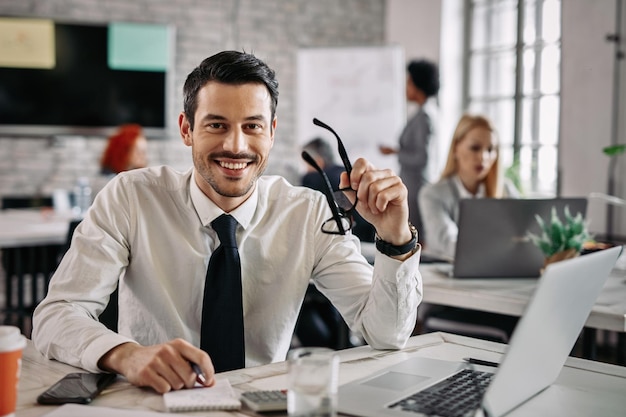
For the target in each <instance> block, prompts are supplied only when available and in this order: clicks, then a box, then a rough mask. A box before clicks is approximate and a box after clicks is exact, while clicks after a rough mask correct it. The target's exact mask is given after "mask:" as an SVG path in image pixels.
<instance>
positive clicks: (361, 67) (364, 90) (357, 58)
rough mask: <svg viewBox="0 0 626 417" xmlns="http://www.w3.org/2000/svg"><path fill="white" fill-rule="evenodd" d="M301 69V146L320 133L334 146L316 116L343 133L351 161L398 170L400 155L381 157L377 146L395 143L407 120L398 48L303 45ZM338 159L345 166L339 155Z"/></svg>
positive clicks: (299, 117)
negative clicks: (315, 122) (315, 46)
mask: <svg viewBox="0 0 626 417" xmlns="http://www.w3.org/2000/svg"><path fill="white" fill-rule="evenodd" d="M297 73H298V77H297V85H298V94H297V97H298V99H297V132H298V142H299V143H300V144H301V145H303V144H305V143H306V142H308V141H310V140H311V139H313V138H315V137H322V138H324V139H326V140H327V141H329V143H330V144H331V145H332V146H333V147H334V148H335V149H336V143H337V141H336V139H335V137H334V136H333V135H332V133H330V132H328V131H327V130H326V129H323V128H321V127H319V126H315V125H314V124H313V122H312V120H313V118H314V117H317V118H318V119H319V120H321V121H322V122H324V123H326V124H327V125H329V126H331V127H332V128H333V129H334V130H335V132H337V134H339V136H340V137H341V140H342V141H343V142H344V144H345V147H346V150H347V152H348V156H349V157H350V159H351V161H352V162H353V163H354V161H355V160H356V159H357V158H359V157H365V158H366V159H368V160H369V161H370V162H372V163H373V164H374V165H375V166H376V167H378V168H391V169H393V170H394V171H395V172H396V173H397V172H398V162H397V161H398V158H397V156H396V155H382V154H381V153H380V152H379V151H378V145H380V144H386V145H389V146H394V147H397V145H398V138H399V136H400V133H401V131H402V129H403V128H404V125H405V124H406V94H405V86H406V68H405V62H404V50H403V49H402V48H401V47H400V46H380V47H350V48H307V49H301V50H299V51H298V72H297ZM336 161H337V163H339V164H341V160H340V159H339V156H338V154H337V158H336Z"/></svg>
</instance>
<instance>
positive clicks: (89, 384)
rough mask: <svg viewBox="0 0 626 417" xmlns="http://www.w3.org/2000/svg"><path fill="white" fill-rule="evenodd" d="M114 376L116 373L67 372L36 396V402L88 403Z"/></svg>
mask: <svg viewBox="0 0 626 417" xmlns="http://www.w3.org/2000/svg"><path fill="white" fill-rule="evenodd" d="M116 377H117V374H90V373H86V372H75V373H71V374H67V375H65V376H64V377H63V378H61V379H60V380H59V381H57V382H56V383H55V384H54V385H53V386H51V387H50V388H48V389H47V390H46V391H44V392H43V393H42V394H41V395H40V396H39V397H37V402H38V403H39V404H65V403H77V404H89V403H90V402H91V400H93V399H94V398H96V396H97V395H98V394H100V392H101V391H102V390H103V389H104V388H105V387H106V386H108V385H109V384H111V383H112V382H113V381H114V380H115V378H116Z"/></svg>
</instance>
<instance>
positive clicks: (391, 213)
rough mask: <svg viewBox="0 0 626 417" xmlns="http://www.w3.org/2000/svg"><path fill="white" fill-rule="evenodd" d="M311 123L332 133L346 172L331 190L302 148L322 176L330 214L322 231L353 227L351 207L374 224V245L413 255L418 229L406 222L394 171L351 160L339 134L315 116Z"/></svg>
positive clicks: (403, 190)
mask: <svg viewBox="0 0 626 417" xmlns="http://www.w3.org/2000/svg"><path fill="white" fill-rule="evenodd" d="M313 123H314V124H315V125H317V126H320V127H323V128H325V129H327V130H329V131H330V132H332V133H333V135H335V137H336V138H337V145H338V148H339V155H340V156H341V160H342V162H343V165H344V168H345V172H344V173H342V174H341V180H340V183H339V191H335V192H333V191H332V190H333V189H332V186H331V184H330V182H329V180H328V177H327V176H326V174H325V173H324V171H323V170H322V169H321V168H320V167H319V166H318V165H317V163H315V160H314V159H313V158H312V157H311V156H310V155H309V154H308V153H307V152H306V151H305V152H302V158H303V159H304V160H305V161H306V162H308V163H309V164H310V165H311V166H312V167H313V168H315V169H316V170H317V171H318V173H320V175H322V177H323V178H324V183H325V185H326V187H324V188H325V189H324V194H325V196H326V200H327V202H328V204H329V207H330V209H331V212H332V214H333V217H332V218H331V219H328V220H327V221H326V222H324V224H323V225H322V232H324V233H331V234H342V235H343V234H346V232H347V231H348V230H350V229H351V228H352V211H353V210H355V209H356V210H357V211H358V212H359V214H360V215H361V216H362V217H363V218H364V219H365V220H367V221H368V222H370V223H371V224H372V225H373V226H374V227H375V228H376V247H377V248H378V250H379V251H381V252H382V253H384V254H386V255H389V256H392V257H393V258H395V259H398V260H404V259H406V258H408V257H410V256H411V255H413V254H414V253H415V252H416V250H417V248H418V245H417V231H416V230H415V228H414V227H412V226H411V225H410V224H409V220H408V219H409V208H408V204H407V189H406V187H405V185H404V184H403V183H402V180H400V177H398V176H397V175H396V174H395V173H394V172H393V171H391V170H389V169H377V168H376V167H374V166H373V165H372V164H370V163H369V162H368V161H367V160H365V159H363V158H359V159H357V160H356V161H355V163H354V166H353V165H352V164H351V163H350V160H349V159H348V155H347V153H346V150H345V147H344V145H343V142H342V141H341V139H340V138H339V135H337V133H336V132H335V131H334V130H333V129H332V128H331V127H330V126H328V125H326V124H325V123H323V122H321V121H320V120H318V119H313Z"/></svg>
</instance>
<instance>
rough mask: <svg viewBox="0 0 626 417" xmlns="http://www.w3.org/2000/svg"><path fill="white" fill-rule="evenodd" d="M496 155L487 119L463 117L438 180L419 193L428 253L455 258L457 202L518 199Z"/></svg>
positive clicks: (494, 141)
mask: <svg viewBox="0 0 626 417" xmlns="http://www.w3.org/2000/svg"><path fill="white" fill-rule="evenodd" d="M498 154H499V152H498V138H497V135H496V131H495V129H494V127H493V125H492V124H491V122H490V121H489V119H487V118H486V117H484V116H481V115H470V114H465V115H463V116H462V117H461V119H460V120H459V122H458V124H457V126H456V129H455V131H454V135H453V137H452V143H451V144H450V150H449V152H448V159H447V162H446V166H445V168H444V170H443V173H442V174H441V179H440V180H439V181H438V182H437V183H434V184H429V185H426V186H424V187H423V188H422V190H421V191H420V194H419V198H418V200H419V207H420V212H421V213H422V219H423V224H424V225H423V227H424V229H425V232H426V233H425V235H426V236H427V241H426V242H425V245H424V246H425V248H427V249H428V252H430V253H432V254H433V255H436V256H440V257H444V258H450V259H453V258H454V252H455V248H456V240H457V235H458V231H459V229H458V221H459V200H460V199H462V198H500V197H508V198H515V197H519V193H518V191H517V190H516V189H515V187H514V186H513V185H512V184H511V183H510V182H505V181H503V179H502V177H501V173H500V166H499V165H500V164H499V158H498Z"/></svg>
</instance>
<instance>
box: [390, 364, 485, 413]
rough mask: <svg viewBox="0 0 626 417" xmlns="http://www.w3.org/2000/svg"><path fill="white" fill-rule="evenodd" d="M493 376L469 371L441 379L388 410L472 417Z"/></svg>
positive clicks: (464, 370) (465, 370)
mask: <svg viewBox="0 0 626 417" xmlns="http://www.w3.org/2000/svg"><path fill="white" fill-rule="evenodd" d="M493 375H494V374H492V373H490V372H480V371H475V370H472V369H463V370H462V371H460V372H458V373H456V374H454V375H452V376H450V377H449V378H447V379H444V380H443V381H441V382H438V383H436V384H435V385H433V386H431V387H428V388H426V389H425V390H422V391H420V392H418V393H416V394H413V395H410V396H408V397H406V398H404V399H402V400H400V401H398V402H396V403H394V404H392V405H390V406H389V407H388V408H394V409H396V410H402V411H413V412H415V413H422V414H426V415H428V416H440V417H465V416H468V415H470V416H471V415H473V414H474V411H475V410H476V409H477V408H478V407H479V406H480V402H481V400H482V397H483V394H484V392H485V391H486V390H487V386H488V385H489V382H490V381H491V378H492V377H493Z"/></svg>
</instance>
